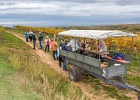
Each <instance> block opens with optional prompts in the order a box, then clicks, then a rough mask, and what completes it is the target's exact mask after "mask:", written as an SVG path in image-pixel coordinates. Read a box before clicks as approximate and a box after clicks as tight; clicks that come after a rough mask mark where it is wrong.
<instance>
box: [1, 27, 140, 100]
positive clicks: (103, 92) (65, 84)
mask: <svg viewBox="0 0 140 100" xmlns="http://www.w3.org/2000/svg"><path fill="white" fill-rule="evenodd" d="M8 30H9V31H10V32H15V33H17V34H18V33H19V34H18V35H19V36H21V37H24V31H23V30H15V29H8ZM2 35H3V36H4V34H2ZM46 35H49V36H51V34H48V33H47V34H46ZM44 36H45V35H44ZM6 37H7V36H6ZM9 37H11V36H9ZM3 39H4V38H3ZM10 39H11V38H10ZM125 39H126V38H125ZM13 40H14V39H13ZM3 41H4V40H3ZM10 41H11V40H10ZM115 41H118V40H115ZM121 42H122V40H121ZM136 42H137V43H138V44H139V43H140V41H139V36H138V38H137V40H136ZM10 44H11V43H10ZM10 44H8V43H7V44H3V45H5V46H9V47H10V48H13V47H14V48H15V49H14V50H13V49H12V50H11V49H10V50H11V51H10V52H13V53H15V55H10V54H8V56H9V55H10V56H12V57H11V58H10V60H11V61H10V62H13V63H12V65H14V66H13V68H14V69H16V70H18V71H19V72H22V73H26V76H28V77H29V79H30V80H32V81H37V80H40V79H41V80H43V79H46V78H47V81H48V83H44V84H45V85H47V84H52V83H53V84H52V86H51V87H52V88H51V89H52V90H50V91H49V90H47V91H49V92H51V91H53V92H51V93H52V94H51V95H54V94H58V95H60V96H59V97H62V98H64V99H66V98H72V97H73V98H72V99H73V100H79V99H81V98H82V99H84V100H86V99H88V98H86V96H84V95H83V94H82V93H81V92H80V90H76V92H75V89H73V87H72V86H71V84H70V83H69V81H67V78H66V79H65V78H62V79H61V77H58V76H60V75H55V74H56V72H55V71H54V72H51V71H52V70H50V69H49V68H47V69H46V70H45V68H46V67H45V68H44V67H43V65H42V64H41V65H40V62H41V61H40V60H39V59H37V58H38V57H37V56H36V55H35V54H29V53H27V51H32V49H31V48H30V47H26V48H19V46H16V45H17V44H18V42H17V43H12V45H10ZM3 45H2V46H3ZM24 45H25V44H24ZM20 47H23V46H20ZM19 49H23V51H24V52H19ZM2 51H5V53H7V52H6V50H2ZM26 53H27V54H26ZM131 53H132V54H133V55H134V58H133V63H132V65H131V66H127V70H128V72H127V75H126V78H127V79H126V80H127V82H128V83H131V84H133V85H136V86H137V87H140V84H139V83H140V74H139V71H140V69H139V67H138V62H137V58H136V56H135V52H134V51H132V52H131ZM17 55H20V56H19V58H18V56H17ZM27 55H28V56H27ZM10 56H9V57H10ZM29 60H30V61H31V62H32V63H29V62H28V61H29ZM19 61H20V62H19ZM23 62H24V63H25V64H23ZM34 62H35V63H34ZM23 65H24V66H23ZM31 65H33V66H32V68H30V67H31ZM36 65H39V66H40V67H39V68H38V67H37V66H36ZM19 66H20V67H19ZM31 69H32V71H31ZM38 70H39V72H37V71H38ZM42 70H43V71H42ZM48 70H49V71H48ZM52 73H55V74H53V75H51V74H52ZM42 74H43V76H42ZM44 75H45V76H47V77H46V78H44V77H45V76H44ZM53 78H54V79H53ZM57 79H59V80H57ZM56 80H57V81H58V82H57V81H56ZM62 80H63V81H62ZM64 80H65V81H64ZM81 81H82V82H84V83H86V84H87V85H90V86H91V87H92V90H93V91H94V92H92V91H91V93H90V94H92V95H97V96H98V97H100V96H101V98H104V99H107V100H108V99H110V100H111V99H117V100H134V99H136V96H137V95H138V94H136V93H134V92H132V91H128V90H118V89H117V88H116V87H114V86H110V85H107V84H105V83H103V82H101V81H100V80H98V79H97V78H95V77H93V76H90V75H83V76H82V80H81ZM50 82H51V83H50ZM35 83H36V82H35ZM42 83H43V82H42ZM54 83H55V84H54ZM37 84H39V83H38V82H37ZM56 84H58V85H57V86H60V87H57V88H56ZM59 84H61V85H59ZM47 86H48V85H47ZM35 87H36V86H35ZM38 87H39V86H38ZM40 88H41V87H40ZM40 88H39V89H37V90H38V91H39V92H40V90H41V89H40ZM54 88H56V90H53V89H54ZM70 88H72V89H70ZM70 90H72V91H70ZM54 91H56V92H54ZM73 91H74V94H75V96H76V95H78V96H79V97H75V96H73V93H72V92H73ZM41 93H42V92H41ZM61 93H62V94H61ZM69 93H70V94H71V95H72V96H71V95H68V94H69ZM46 95H47V94H44V95H43V98H45V97H46ZM50 98H51V99H52V97H51V96H50Z"/></svg>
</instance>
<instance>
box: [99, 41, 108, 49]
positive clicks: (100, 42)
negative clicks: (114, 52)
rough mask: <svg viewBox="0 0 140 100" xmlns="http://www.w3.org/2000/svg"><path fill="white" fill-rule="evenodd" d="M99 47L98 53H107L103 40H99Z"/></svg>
mask: <svg viewBox="0 0 140 100" xmlns="http://www.w3.org/2000/svg"><path fill="white" fill-rule="evenodd" d="M99 46H100V52H106V51H107V46H106V44H105V42H104V40H99Z"/></svg>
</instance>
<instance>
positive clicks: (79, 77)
mask: <svg viewBox="0 0 140 100" xmlns="http://www.w3.org/2000/svg"><path fill="white" fill-rule="evenodd" d="M75 69H76V71H77V74H78V76H77V81H80V80H81V76H82V71H81V69H80V68H79V67H75Z"/></svg>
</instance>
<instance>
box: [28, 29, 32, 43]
mask: <svg viewBox="0 0 140 100" xmlns="http://www.w3.org/2000/svg"><path fill="white" fill-rule="evenodd" d="M29 39H30V42H32V39H33V32H32V31H31V30H30V31H29Z"/></svg>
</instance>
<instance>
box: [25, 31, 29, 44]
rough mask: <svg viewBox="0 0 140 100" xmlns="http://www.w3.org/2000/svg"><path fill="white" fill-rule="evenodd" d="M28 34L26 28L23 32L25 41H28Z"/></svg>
mask: <svg viewBox="0 0 140 100" xmlns="http://www.w3.org/2000/svg"><path fill="white" fill-rule="evenodd" d="M28 35H29V33H28V31H27V30H26V32H25V38H26V42H28Z"/></svg>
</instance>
